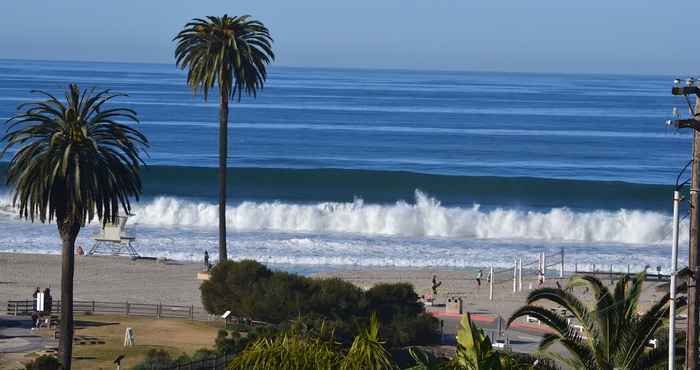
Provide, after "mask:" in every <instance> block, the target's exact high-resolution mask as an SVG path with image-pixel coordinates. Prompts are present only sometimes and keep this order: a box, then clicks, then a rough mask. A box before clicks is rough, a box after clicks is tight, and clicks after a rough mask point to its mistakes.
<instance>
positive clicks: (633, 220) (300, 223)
mask: <svg viewBox="0 0 700 370" xmlns="http://www.w3.org/2000/svg"><path fill="white" fill-rule="evenodd" d="M217 211H218V206H217V205H216V204H214V203H209V202H196V201H191V200H185V199H181V198H175V197H158V198H155V199H153V200H151V201H148V202H146V203H142V204H137V205H136V207H135V208H134V213H135V216H134V217H133V218H132V219H130V221H129V222H130V224H132V225H138V226H143V227H160V228H163V227H164V228H170V227H183V226H184V227H188V228H214V227H216V226H217V225H218V213H217ZM11 213H12V209H11V207H10V198H9V196H8V195H1V194H0V214H5V215H9V214H11ZM227 225H228V226H229V227H230V228H231V229H232V230H237V231H267V232H286V233H316V234H323V233H349V234H358V235H369V236H372V235H376V236H389V237H404V238H405V237H421V238H422V237H429V238H450V239H495V240H540V241H553V242H561V241H565V242H585V243H591V242H592V243H625V244H658V243H667V242H669V241H670V237H671V218H670V217H669V216H667V215H664V214H661V213H658V212H653V211H640V210H625V209H621V210H617V211H603V210H598V211H589V212H576V211H573V210H571V209H568V208H553V209H550V210H548V211H528V210H520V209H506V208H496V209H491V210H484V209H482V208H481V207H480V206H479V205H473V206H472V207H447V206H443V205H442V204H441V203H440V202H439V201H438V200H436V199H435V198H432V197H429V196H428V195H426V194H424V193H422V192H420V191H416V194H415V202H414V203H408V202H404V201H398V202H396V203H394V204H388V205H380V204H365V202H364V201H363V200H362V199H356V200H355V201H354V202H351V203H350V202H348V203H339V202H327V203H317V204H291V203H282V202H243V203H241V204H239V205H236V206H231V207H229V209H228V214H227ZM681 227H682V228H683V230H681V235H686V234H687V222H684V223H682V224H681Z"/></svg>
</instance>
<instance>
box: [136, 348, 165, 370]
mask: <svg viewBox="0 0 700 370" xmlns="http://www.w3.org/2000/svg"><path fill="white" fill-rule="evenodd" d="M174 364H175V360H173V358H172V357H170V353H168V352H167V351H165V350H162V349H152V350H150V351H148V353H146V357H145V358H144V359H143V361H141V363H139V364H137V365H136V366H134V370H151V369H160V368H167V367H170V366H173V365H174Z"/></svg>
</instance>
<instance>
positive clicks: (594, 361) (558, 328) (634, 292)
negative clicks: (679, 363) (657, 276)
mask: <svg viewBox="0 0 700 370" xmlns="http://www.w3.org/2000/svg"><path fill="white" fill-rule="evenodd" d="M645 277H646V275H645V274H644V273H641V274H638V275H636V276H635V277H630V276H625V277H623V278H622V279H620V280H619V281H618V282H617V284H616V285H615V288H614V291H612V292H611V291H610V290H609V289H608V288H607V287H606V286H605V285H604V284H603V283H602V282H601V281H600V280H598V279H597V278H595V277H593V276H574V277H572V278H570V279H569V283H568V286H567V289H558V288H542V289H537V290H534V291H533V292H532V293H530V295H529V296H528V298H527V305H526V306H524V307H522V308H520V309H519V310H517V311H516V312H515V313H513V315H512V316H511V318H510V319H509V321H508V324H509V325H510V323H512V322H513V321H515V320H516V319H517V318H519V317H523V316H526V315H529V316H532V317H535V318H537V319H539V320H540V321H541V322H542V323H543V324H545V325H547V326H549V327H550V328H552V329H553V332H552V333H548V334H545V336H544V337H543V339H542V342H541V343H540V351H542V352H543V354H544V355H546V356H548V357H550V358H552V359H554V360H557V361H559V362H561V363H563V364H564V365H565V366H566V367H567V368H570V369H596V370H597V369H602V370H612V369H626V370H632V369H640V370H641V369H651V368H655V367H656V366H661V365H662V364H664V363H665V362H666V361H667V349H668V343H663V341H661V340H660V341H659V345H658V347H657V349H656V350H652V351H647V350H646V345H647V343H648V342H649V340H650V339H653V338H654V337H655V336H657V335H659V329H660V328H661V327H662V324H663V323H664V322H665V318H666V317H667V316H668V312H669V295H668V294H666V295H665V296H664V297H662V298H661V299H660V300H659V301H658V302H656V303H654V304H653V305H652V306H651V307H650V308H649V309H648V310H647V311H646V312H645V313H644V314H639V313H638V312H637V311H638V310H639V308H640V305H639V299H640V296H641V294H642V285H643V282H644V279H645ZM578 286H586V287H588V288H590V290H591V292H592V293H593V302H591V303H587V302H584V301H581V300H580V299H578V298H577V297H576V296H575V295H574V294H573V293H572V292H571V290H570V289H572V288H575V287H578ZM539 301H549V302H551V303H554V304H556V305H557V306H560V307H562V308H564V309H566V310H567V311H568V312H570V313H571V314H572V315H573V317H574V318H575V320H576V321H578V322H579V323H580V325H581V326H582V327H583V331H579V330H576V329H575V328H574V327H573V325H574V323H572V322H571V321H570V320H567V319H566V318H565V317H563V316H562V315H560V314H558V313H556V312H553V311H551V310H548V309H547V308H545V307H542V306H539V305H535V303H537V302H539ZM662 338H663V336H659V339H662ZM555 343H558V344H560V345H561V346H562V347H563V348H565V349H566V351H567V352H568V354H569V356H564V355H562V354H560V353H557V352H554V351H547V349H548V348H549V347H550V346H551V345H552V344H555ZM678 354H679V355H680V356H679V359H682V353H681V352H680V351H679V352H678Z"/></svg>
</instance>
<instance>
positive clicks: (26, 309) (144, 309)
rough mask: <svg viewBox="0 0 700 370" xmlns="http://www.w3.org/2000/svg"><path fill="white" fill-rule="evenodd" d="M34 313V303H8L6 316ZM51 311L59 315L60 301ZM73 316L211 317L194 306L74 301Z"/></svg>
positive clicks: (200, 318)
mask: <svg viewBox="0 0 700 370" xmlns="http://www.w3.org/2000/svg"><path fill="white" fill-rule="evenodd" d="M33 311H34V301H33V300H24V301H8V302H7V311H6V312H7V314H8V315H14V316H22V315H31V313H32V312H33ZM51 311H52V313H55V314H60V313H61V301H53V302H52V304H51ZM73 313H74V314H94V315H123V316H141V317H152V318H155V319H160V318H166V319H189V320H210V319H212V317H211V316H210V315H209V313H207V312H206V311H204V310H203V309H201V308H199V307H195V306H177V305H166V304H161V303H157V304H147V303H132V302H100V301H74V302H73Z"/></svg>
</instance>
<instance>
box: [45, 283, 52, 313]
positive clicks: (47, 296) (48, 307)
mask: <svg viewBox="0 0 700 370" xmlns="http://www.w3.org/2000/svg"><path fill="white" fill-rule="evenodd" d="M52 305H53V297H51V289H49V288H46V289H44V312H45V313H46V314H47V315H49V316H51V306H52Z"/></svg>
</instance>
